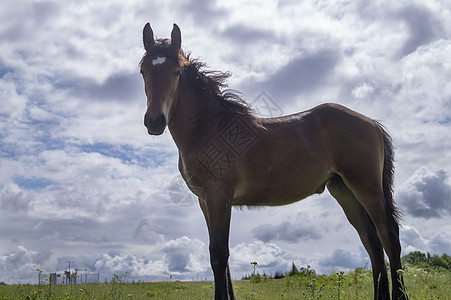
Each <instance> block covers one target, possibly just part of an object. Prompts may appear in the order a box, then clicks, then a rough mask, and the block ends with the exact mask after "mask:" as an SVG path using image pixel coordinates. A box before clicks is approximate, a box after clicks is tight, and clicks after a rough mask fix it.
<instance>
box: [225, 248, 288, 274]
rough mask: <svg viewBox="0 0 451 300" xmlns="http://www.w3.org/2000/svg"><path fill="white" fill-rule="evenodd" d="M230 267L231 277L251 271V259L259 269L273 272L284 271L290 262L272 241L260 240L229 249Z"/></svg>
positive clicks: (285, 254)
mask: <svg viewBox="0 0 451 300" xmlns="http://www.w3.org/2000/svg"><path fill="white" fill-rule="evenodd" d="M230 253H231V254H230V268H231V271H232V277H233V278H236V276H237V275H238V274H241V276H242V275H245V274H250V273H251V272H252V268H253V267H252V265H251V264H250V263H251V262H253V261H256V262H257V263H258V265H259V269H260V270H266V272H268V273H270V272H272V273H274V272H275V271H277V270H278V271H285V270H286V269H287V267H288V266H289V264H290V258H289V255H287V253H286V252H285V251H283V250H282V249H281V248H280V247H278V246H277V245H275V244H273V243H263V242H261V241H256V242H250V243H240V244H238V245H236V246H235V247H233V248H231V249H230Z"/></svg>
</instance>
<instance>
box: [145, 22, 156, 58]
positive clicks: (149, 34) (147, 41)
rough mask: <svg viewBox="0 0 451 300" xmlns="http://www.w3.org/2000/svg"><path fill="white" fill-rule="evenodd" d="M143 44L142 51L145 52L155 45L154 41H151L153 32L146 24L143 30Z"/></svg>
mask: <svg viewBox="0 0 451 300" xmlns="http://www.w3.org/2000/svg"><path fill="white" fill-rule="evenodd" d="M143 42H144V49H146V51H149V50H150V49H151V48H152V47H153V46H154V45H155V40H154V39H153V31H152V28H151V27H150V24H149V23H147V24H146V25H145V26H144V29H143Z"/></svg>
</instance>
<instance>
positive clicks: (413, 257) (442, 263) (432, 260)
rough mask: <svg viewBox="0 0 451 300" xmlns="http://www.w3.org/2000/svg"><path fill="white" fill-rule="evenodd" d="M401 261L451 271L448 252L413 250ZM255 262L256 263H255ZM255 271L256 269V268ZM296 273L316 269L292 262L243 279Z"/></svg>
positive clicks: (310, 271)
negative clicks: (284, 269) (289, 264)
mask: <svg viewBox="0 0 451 300" xmlns="http://www.w3.org/2000/svg"><path fill="white" fill-rule="evenodd" d="M401 261H402V263H403V265H413V266H417V267H419V268H423V269H427V268H433V269H442V270H443V269H445V270H448V271H451V256H449V255H447V254H442V255H441V256H439V255H437V254H433V255H431V254H430V253H426V254H425V253H423V252H421V251H413V252H410V253H409V254H406V255H404V256H403V257H401ZM253 264H255V263H253ZM366 268H367V267H365V268H358V269H361V270H360V271H364V270H365V269H366ZM254 272H255V269H254ZM295 275H301V276H302V275H316V272H315V270H313V269H311V268H310V266H307V268H304V267H301V268H300V269H298V267H296V265H295V264H294V262H293V263H292V264H291V269H290V270H289V271H286V272H282V271H276V273H275V274H274V275H272V274H267V273H266V272H264V273H263V274H262V275H260V273H258V272H255V273H253V274H250V275H246V276H244V277H242V278H241V279H242V280H249V279H257V280H258V279H280V278H285V277H289V276H295Z"/></svg>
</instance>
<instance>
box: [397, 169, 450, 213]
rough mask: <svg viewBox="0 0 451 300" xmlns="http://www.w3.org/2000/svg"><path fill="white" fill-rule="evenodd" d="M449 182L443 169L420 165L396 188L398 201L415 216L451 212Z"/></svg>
mask: <svg viewBox="0 0 451 300" xmlns="http://www.w3.org/2000/svg"><path fill="white" fill-rule="evenodd" d="M450 195H451V184H450V183H449V177H448V174H447V173H446V172H445V171H444V170H438V171H436V172H433V171H431V170H429V168H428V167H426V166H423V167H420V168H419V169H418V170H417V171H415V173H414V174H413V175H412V176H411V177H410V178H409V179H407V180H406V181H405V182H404V183H403V184H402V185H401V186H400V187H399V189H398V192H397V198H398V199H399V203H400V204H401V205H402V207H403V208H405V210H406V211H407V213H409V214H411V215H412V216H415V217H423V218H425V219H430V218H440V217H444V216H446V215H450V214H451V201H450Z"/></svg>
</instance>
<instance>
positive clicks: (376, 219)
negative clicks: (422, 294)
mask: <svg viewBox="0 0 451 300" xmlns="http://www.w3.org/2000/svg"><path fill="white" fill-rule="evenodd" d="M361 179H364V178H363V177H362V178H360V179H355V178H354V179H353V180H347V178H344V182H345V184H346V185H347V186H348V187H349V188H350V189H351V190H352V192H353V193H354V195H355V196H356V198H357V200H358V201H359V202H360V204H361V205H362V206H363V207H364V208H365V210H366V212H367V213H368V215H369V217H370V218H371V220H372V221H373V224H374V227H375V228H376V231H377V235H378V236H379V240H380V241H381V243H382V246H383V247H384V250H385V252H386V253H387V255H388V258H389V260H390V272H391V279H392V298H393V299H407V296H406V295H405V294H404V292H403V288H404V287H403V285H404V283H403V279H402V276H400V275H399V274H398V270H401V269H402V266H401V243H400V241H399V225H398V222H397V220H396V219H395V217H394V216H393V215H392V213H390V212H389V209H388V207H387V204H386V203H385V199H384V194H383V191H382V187H380V188H378V187H375V186H372V185H369V184H368V183H369V182H371V181H370V180H368V179H365V181H362V180H361Z"/></svg>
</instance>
